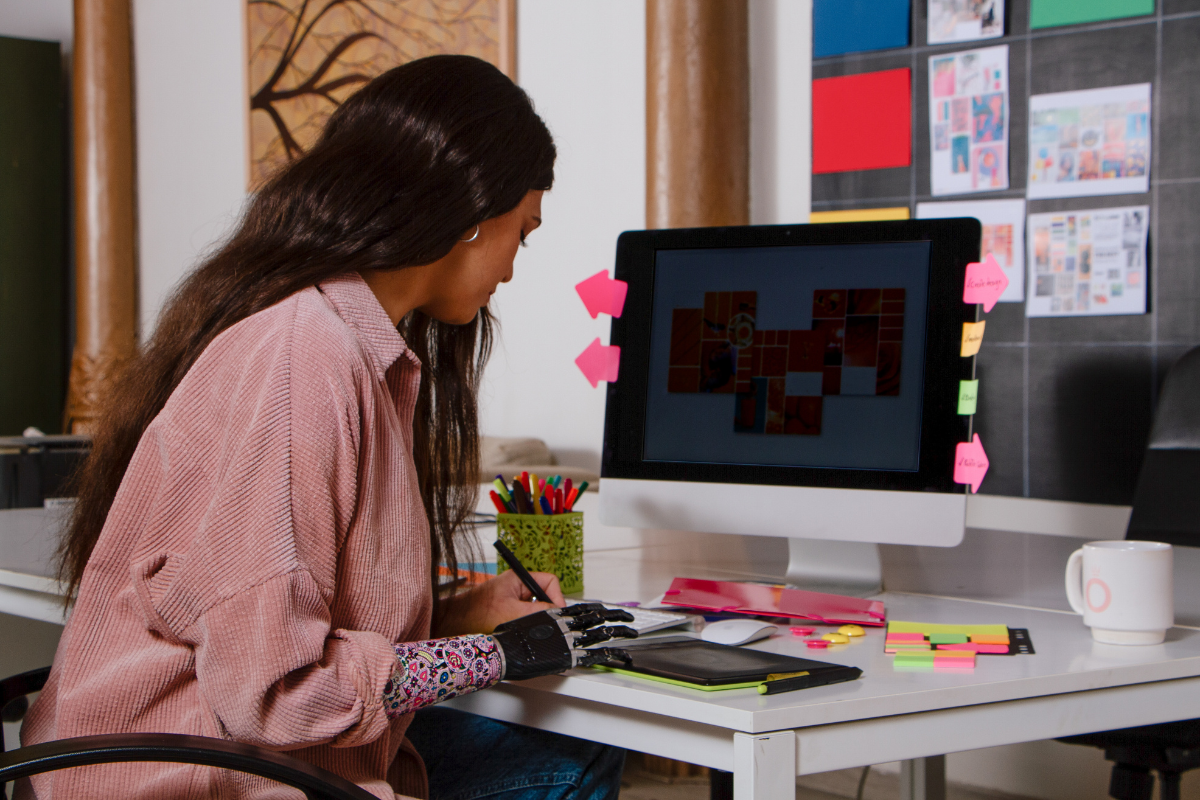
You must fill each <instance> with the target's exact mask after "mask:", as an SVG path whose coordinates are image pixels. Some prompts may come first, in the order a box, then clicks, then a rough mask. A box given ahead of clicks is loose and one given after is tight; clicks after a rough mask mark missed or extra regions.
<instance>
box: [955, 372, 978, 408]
mask: <svg viewBox="0 0 1200 800" xmlns="http://www.w3.org/2000/svg"><path fill="white" fill-rule="evenodd" d="M978 402H979V381H977V380H975V381H959V382H958V413H959V414H962V415H963V416H970V415H971V414H974V413H975V406H976V405H977V404H978Z"/></svg>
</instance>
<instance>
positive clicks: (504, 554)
mask: <svg viewBox="0 0 1200 800" xmlns="http://www.w3.org/2000/svg"><path fill="white" fill-rule="evenodd" d="M493 546H494V547H495V548H496V552H497V553H499V554H500V557H501V558H503V559H504V563H505V564H508V568H509V569H511V570H512V571H513V572H515V573H517V577H518V578H520V579H521V583H523V584H525V588H526V589H528V590H529V591H531V592H533V596H534V598H536V599H538V600H541V601H542V602H543V603H549V604H550V605H554V601H553V600H551V599H550V598H549V596H547V594H546V592H545V590H543V589H542V587H541V586H539V585H538V582H537V581H535V580H534V579H533V576H532V575H530V574H529V570H527V569H525V565H524V564H522V563H521V562H520V560H519V559H518V558H517V557H516V555H514V554H513V551H512V550H509V549H508V547H506V546H505V544H504V542H502V541H500V540H499V539H497V540H496V541H495V543H494V544H493Z"/></svg>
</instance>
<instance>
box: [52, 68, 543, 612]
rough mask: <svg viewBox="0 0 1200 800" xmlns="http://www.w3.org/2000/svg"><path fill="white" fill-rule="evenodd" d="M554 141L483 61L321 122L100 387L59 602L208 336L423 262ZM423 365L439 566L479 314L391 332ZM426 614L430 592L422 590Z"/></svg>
mask: <svg viewBox="0 0 1200 800" xmlns="http://www.w3.org/2000/svg"><path fill="white" fill-rule="evenodd" d="M554 158H555V149H554V142H553V140H552V139H551V137H550V133H549V131H548V130H547V129H546V126H545V124H544V123H543V122H542V120H541V118H540V117H539V116H538V115H537V114H536V113H535V112H534V110H533V105H532V103H531V102H530V100H529V98H528V96H527V95H526V94H525V93H524V92H523V91H522V90H521V89H520V88H518V87H517V86H515V85H514V84H513V82H512V81H510V80H509V79H508V78H507V77H505V76H504V74H503V73H501V72H500V71H499V70H498V69H496V68H495V67H493V66H491V65H490V64H488V63H487V62H485V61H481V60H479V59H477V58H471V57H469V56H432V57H429V58H424V59H420V60H417V61H412V62H410V63H408V64H405V65H403V66H400V67H396V68H395V69H392V70H390V71H388V72H386V73H384V74H383V75H380V76H379V77H377V78H375V79H374V80H372V81H371V82H370V83H368V84H367V85H366V86H364V87H363V88H362V89H361V90H360V91H358V92H357V93H356V94H354V95H353V96H352V97H350V98H349V99H348V100H347V101H346V102H345V103H344V104H342V105H341V106H340V107H339V108H338V109H337V110H336V111H335V112H334V114H333V115H332V116H331V117H330V119H329V122H328V124H327V125H326V127H325V130H324V133H323V134H322V136H321V139H320V141H318V142H317V144H315V145H314V146H313V147H312V149H311V150H310V151H309V152H308V153H306V154H305V155H303V156H301V157H300V158H299V159H297V160H296V161H295V162H293V163H292V164H290V165H289V166H288V167H287V168H285V169H283V170H282V171H280V172H279V173H278V174H277V175H275V176H274V177H273V178H272V179H271V180H270V181H269V182H268V183H267V185H265V186H264V187H263V188H262V189H261V190H260V191H259V192H258V193H257V195H256V196H255V197H254V198H253V200H252V202H251V203H250V205H249V208H248V210H247V211H246V214H245V217H244V218H243V220H242V222H241V225H240V227H239V228H238V229H237V231H236V232H235V233H234V234H233V235H232V236H231V238H230V239H229V240H228V241H227V242H226V243H225V244H224V245H223V246H222V247H221V248H220V249H219V250H218V251H217V252H216V253H215V254H214V255H212V256H211V257H209V258H207V259H206V260H205V261H204V262H203V263H202V264H201V265H200V266H199V267H198V268H197V269H196V270H195V271H194V272H192V273H191V274H190V275H189V276H188V277H187V279H186V280H185V281H184V282H183V283H182V284H181V285H180V286H179V288H178V289H177V290H176V292H175V294H174V295H173V297H172V298H171V300H170V301H169V303H168V304H167V306H166V308H165V309H164V310H163V312H162V316H161V318H160V321H159V323H158V327H157V328H156V330H155V332H154V336H153V338H152V339H151V340H150V342H149V343H148V344H147V346H146V347H145V348H144V350H143V351H142V352H141V354H140V355H139V356H138V357H137V358H136V359H135V360H134V361H133V362H132V363H131V364H130V366H129V367H128V368H127V369H126V370H125V371H124V374H123V375H122V376H121V377H120V378H119V379H118V380H117V382H116V383H115V385H114V387H113V389H112V390H111V392H110V394H109V396H108V398H107V400H106V402H105V404H104V410H103V412H102V414H101V417H100V421H99V424H98V426H97V430H96V431H95V439H94V443H93V449H92V453H91V456H90V457H89V458H88V460H87V462H86V464H85V466H84V467H83V469H82V471H81V472H80V474H79V475H78V476H77V478H76V490H77V494H78V498H79V499H78V502H77V503H76V505H75V511H74V515H73V517H72V519H71V523H70V528H69V530H68V533H67V536H66V538H65V540H64V542H63V545H62V547H61V548H60V551H59V577H60V580H62V581H63V582H65V583H66V585H67V587H68V590H69V591H68V593H67V596H68V598H70V597H73V596H74V594H75V592H76V591H77V590H78V588H79V584H80V580H81V579H82V577H83V571H84V567H85V566H86V564H87V561H88V557H89V556H90V555H91V552H92V549H93V548H94V547H95V544H96V540H97V539H98V538H99V536H100V532H101V530H102V529H103V527H104V521H105V518H106V517H107V515H108V512H109V509H110V507H111V506H112V503H113V498H114V497H115V496H116V493H117V489H118V488H119V486H120V484H121V479H122V478H123V477H124V474H125V470H126V468H127V467H128V466H129V461H130V459H131V458H132V457H133V453H134V450H135V449H136V448H137V445H138V442H139V440H140V439H141V437H142V434H143V433H144V432H145V430H146V428H147V426H149V425H150V423H151V421H152V420H153V419H154V418H155V416H157V414H158V413H159V411H161V410H162V408H163V406H164V405H165V404H166V402H167V398H168V397H170V395H171V393H172V392H173V391H174V390H175V387H176V386H178V385H179V382H180V380H181V379H182V378H183V376H184V374H185V373H186V372H187V371H188V369H190V368H191V366H192V364H193V363H195V361H196V358H197V357H198V356H199V355H200V353H201V352H202V351H203V350H204V348H205V347H207V346H208V344H209V343H210V342H211V341H212V340H213V338H214V337H216V336H217V334H219V333H220V332H221V331H223V330H225V329H226V328H228V327H230V326H231V325H233V324H234V323H236V322H238V321H240V320H242V319H245V318H246V317H248V316H250V315H251V314H254V313H256V312H258V311H261V310H263V309H265V308H267V307H269V306H271V305H274V304H275V303H278V302H280V301H281V300H283V299H284V298H286V297H288V296H290V295H292V294H294V293H295V292H297V291H300V290H301V289H305V288H307V287H309V286H313V285H315V284H317V283H319V282H320V281H322V280H325V279H326V278H330V277H333V276H335V275H340V274H344V273H347V272H350V271H357V270H366V269H395V268H403V267H406V266H414V265H419V264H428V263H430V262H433V261H435V260H437V259H439V258H441V257H442V256H444V255H446V254H447V253H449V252H450V249H451V248H452V247H454V244H455V242H456V241H458V239H459V238H460V237H462V236H463V234H464V232H465V231H469V230H470V229H471V228H472V227H474V226H475V225H476V224H478V223H480V222H482V221H484V220H487V219H491V218H493V217H497V216H500V215H501V214H505V213H507V212H508V211H511V210H512V209H514V208H516V207H517V205H518V204H519V203H520V202H521V200H522V199H523V198H524V197H525V195H526V194H528V193H529V192H530V191H531V190H535V189H549V188H550V186H551V184H552V183H553V181H554ZM398 327H399V330H400V333H401V334H402V335H403V336H404V338H405V340H406V341H407V342H408V345H409V347H410V348H411V349H412V350H413V352H414V353H415V354H416V355H417V357H418V358H419V359H420V360H421V364H422V382H421V390H420V393H419V395H418V398H417V405H416V418H415V420H414V423H413V442H414V444H413V456H414V458H415V461H416V467H417V475H418V478H419V483H420V488H421V499H422V500H423V501H424V504H425V512H426V514H427V516H428V518H429V527H430V539H431V540H432V545H433V564H432V567H433V580H434V586H436V585H437V576H438V568H439V566H440V565H443V564H445V565H447V566H449V567H450V568H451V569H454V568H455V566H456V564H457V558H456V555H455V541H454V539H455V537H454V534H455V532H456V531H457V530H458V529H459V528H460V527H461V525H462V523H463V521H464V519H465V518H466V517H467V515H468V514H469V513H470V512H471V511H472V509H473V507H474V504H475V501H476V493H477V489H478V481H479V428H478V416H477V411H476V398H477V393H478V384H479V377H480V373H481V371H482V369H483V366H484V364H485V363H486V361H487V358H488V355H489V353H490V348H491V342H492V327H493V320H492V318H491V317H490V316H489V314H488V312H487V310H486V309H481V310H480V312H479V314H478V316H477V317H476V318H475V320H474V321H473V322H471V323H469V324H467V325H448V324H445V323H442V322H438V321H437V320H434V319H432V318H430V317H428V316H426V315H425V314H422V313H421V312H420V311H413V312H411V313H410V314H409V315H408V316H407V317H405V319H403V320H402V321H401V322H400V325H399V326H398ZM434 603H435V614H436V611H437V607H438V603H437V592H435V593H434Z"/></svg>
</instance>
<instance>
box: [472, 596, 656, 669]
mask: <svg viewBox="0 0 1200 800" xmlns="http://www.w3.org/2000/svg"><path fill="white" fill-rule="evenodd" d="M632 621H633V615H631V614H630V613H629V612H628V611H622V610H620V609H610V608H605V607H604V606H603V605H601V604H600V603H577V604H575V605H573V606H567V607H566V608H554V609H550V610H549V611H539V612H537V613H536V614H530V615H529V616H525V617H521V618H519V619H514V620H512V621H511V622H505V623H504V624H503V625H500V626H498V627H497V628H496V631H495V632H494V633H493V634H492V638H493V639H494V640H495V641H496V643H497V644H498V645H499V646H500V651H501V653H502V655H503V657H504V678H506V679H509V680H524V679H526V678H536V677H538V676H541V675H555V674H557V673H560V672H565V671H566V670H568V669H570V668H571V667H590V666H592V665H593V664H604V663H608V662H610V661H620V662H622V663H629V655H628V654H627V653H626V652H625V651H624V650H621V649H619V648H613V647H598V648H596V649H594V650H586V649H584V648H586V647H588V646H590V645H594V644H599V643H600V642H607V641H609V640H610V639H614V638H624V639H635V638H637V631H635V630H634V629H633V628H630V627H628V626H626V625H611V626H606V625H605V624H604V623H606V622H632Z"/></svg>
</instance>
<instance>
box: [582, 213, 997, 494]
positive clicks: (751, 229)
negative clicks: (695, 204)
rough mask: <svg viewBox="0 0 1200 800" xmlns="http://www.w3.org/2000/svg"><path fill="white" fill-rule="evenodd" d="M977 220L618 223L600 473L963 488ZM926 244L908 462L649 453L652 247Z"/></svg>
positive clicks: (788, 483)
mask: <svg viewBox="0 0 1200 800" xmlns="http://www.w3.org/2000/svg"><path fill="white" fill-rule="evenodd" d="M981 234H982V228H981V226H980V223H979V221H978V220H976V219H972V218H962V219H931V220H903V221H888V222H858V223H832V224H830V223H827V224H818V225H755V226H737V227H713V228H676V229H667V230H649V231H626V232H625V233H622V234H621V236H620V237H619V238H618V239H617V259H616V270H615V275H616V277H617V278H618V279H619V280H623V281H625V282H626V283H628V284H629V291H628V294H627V297H626V301H625V308H624V312H623V313H622V315H621V316H620V317H617V318H614V319H613V321H612V332H611V337H610V343H611V344H614V345H617V346H618V347H620V348H621V360H620V369H619V374H618V379H617V380H616V381H615V382H613V383H609V384H607V398H606V400H607V402H606V409H605V417H604V445H603V450H602V455H601V477H602V478H608V477H613V478H622V479H640V480H669V481H689V482H699V483H732V484H766V485H776V486H813V487H829V488H844V489H877V490H894V491H922V492H941V493H947V494H961V493H963V492H965V491H966V490H967V489H966V487H965V486H962V485H959V484H955V483H954V481H953V469H954V458H955V448H956V447H957V445H958V443H959V442H964V441H968V440H970V438H971V434H972V418H971V417H969V416H960V415H959V414H958V392H959V382H960V381H962V380H970V379H972V378H973V377H974V373H975V358H974V357H966V358H964V357H963V356H962V355H961V352H960V349H961V342H962V324H963V322H974V321H976V319H977V318H978V315H979V311H978V306H976V305H967V304H965V303H963V299H962V292H963V284H964V282H965V279H966V268H967V264H969V263H971V262H973V261H978V260H979V246H980V239H981ZM919 241H927V242H929V243H930V274H929V297H928V304H927V307H928V314H927V318H926V324H925V351H926V357H925V370H924V373H925V375H924V403H923V409H922V419H921V442H920V453H919V457H918V467H917V469H916V470H915V471H912V470H885V469H849V468H839V467H800V466H780V465H767V464H718V463H699V462H682V461H647V460H645V459H644V458H643V453H644V448H645V421H646V402H647V386H648V375H649V367H650V341H651V337H650V328H651V319H652V315H653V300H654V291H653V290H654V275H655V254H656V253H657V252H658V251H661V250H685V249H687V250H691V249H717V248H740V247H748V248H751V247H781V246H782V247H787V246H810V245H831V244H832V245H838V244H847V245H849V244H877V243H896V242H919Z"/></svg>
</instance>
